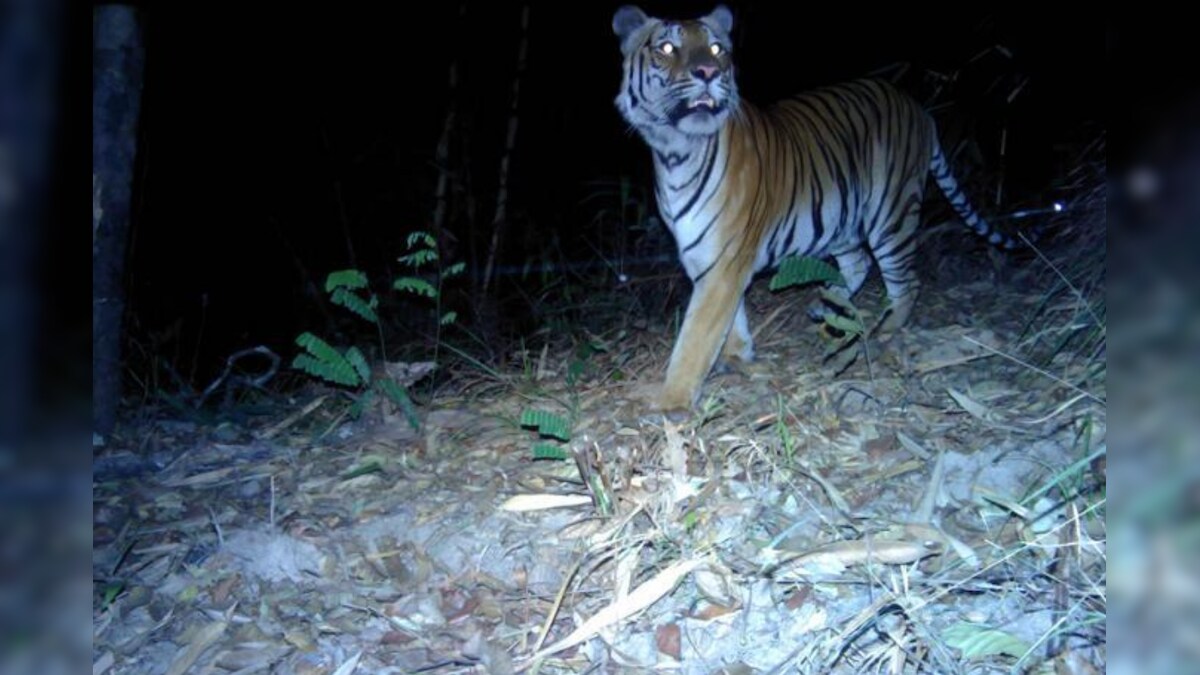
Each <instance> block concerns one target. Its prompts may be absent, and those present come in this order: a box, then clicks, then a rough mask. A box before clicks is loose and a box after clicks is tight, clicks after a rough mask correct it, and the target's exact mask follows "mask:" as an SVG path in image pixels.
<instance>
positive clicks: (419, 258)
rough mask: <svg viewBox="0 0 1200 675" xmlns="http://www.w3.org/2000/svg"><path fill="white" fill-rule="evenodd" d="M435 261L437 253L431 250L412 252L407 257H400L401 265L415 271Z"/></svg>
mask: <svg viewBox="0 0 1200 675" xmlns="http://www.w3.org/2000/svg"><path fill="white" fill-rule="evenodd" d="M437 259H438V254H437V251H435V250H433V249H431V248H429V249H421V250H418V251H413V252H412V253H409V254H407V255H402V256H400V262H401V264H403V265H406V266H408V267H411V268H412V269H417V268H419V267H422V266H424V265H427V264H429V263H431V262H433V261H434V260H437Z"/></svg>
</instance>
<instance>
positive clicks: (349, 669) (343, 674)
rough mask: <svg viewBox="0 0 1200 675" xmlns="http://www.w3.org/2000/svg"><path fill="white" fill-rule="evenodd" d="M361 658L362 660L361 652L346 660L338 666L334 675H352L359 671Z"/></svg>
mask: <svg viewBox="0 0 1200 675" xmlns="http://www.w3.org/2000/svg"><path fill="white" fill-rule="evenodd" d="M361 658H362V652H359V653H357V654H355V655H354V656H351V657H350V658H349V659H347V660H346V662H345V663H343V664H342V665H340V666H338V669H337V670H335V671H333V675H351V673H353V672H354V671H356V670H358V661H359V659H361Z"/></svg>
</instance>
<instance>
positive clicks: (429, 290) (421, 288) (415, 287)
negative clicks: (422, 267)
mask: <svg viewBox="0 0 1200 675" xmlns="http://www.w3.org/2000/svg"><path fill="white" fill-rule="evenodd" d="M392 288H394V289H396V290H397V291H405V292H407V293H412V294H414V295H423V296H425V297H427V298H436V297H437V289H436V288H434V287H433V285H432V284H430V283H429V282H428V281H425V280H424V279H418V278H416V277H402V278H400V279H397V280H396V281H395V283H393V284H392Z"/></svg>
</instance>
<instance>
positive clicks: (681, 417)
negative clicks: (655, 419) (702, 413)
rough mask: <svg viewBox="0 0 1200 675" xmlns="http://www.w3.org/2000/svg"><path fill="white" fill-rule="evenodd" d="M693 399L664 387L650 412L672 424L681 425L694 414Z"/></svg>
mask: <svg viewBox="0 0 1200 675" xmlns="http://www.w3.org/2000/svg"><path fill="white" fill-rule="evenodd" d="M691 404H692V397H691V396H690V395H688V394H687V393H686V392H681V391H678V390H676V389H673V388H670V387H663V389H662V391H660V392H659V394H658V396H657V397H655V399H654V402H653V403H651V404H650V410H651V411H652V412H654V413H659V414H661V415H662V416H663V417H666V418H667V419H668V420H670V421H671V422H675V423H679V422H683V421H685V420H687V419H688V417H690V416H691V414H692V405H691Z"/></svg>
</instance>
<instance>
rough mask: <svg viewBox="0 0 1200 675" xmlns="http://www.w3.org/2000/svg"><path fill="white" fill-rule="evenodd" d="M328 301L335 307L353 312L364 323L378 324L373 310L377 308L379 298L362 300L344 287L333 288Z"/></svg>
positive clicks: (372, 297) (373, 297)
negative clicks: (364, 321)
mask: <svg viewBox="0 0 1200 675" xmlns="http://www.w3.org/2000/svg"><path fill="white" fill-rule="evenodd" d="M329 300H330V301H331V302H333V304H335V305H339V306H341V307H345V308H346V309H348V310H350V311H351V312H354V313H355V314H357V315H358V316H360V317H362V318H363V319H364V320H366V321H370V322H371V323H379V317H378V316H377V315H376V314H375V308H376V307H378V306H379V298H376V297H375V296H374V295H372V296H371V299H370V300H364V299H363V298H362V296H360V295H358V294H356V293H355V292H354V291H352V290H349V289H347V288H345V287H339V288H335V289H334V291H333V294H332V295H330V296H329Z"/></svg>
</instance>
